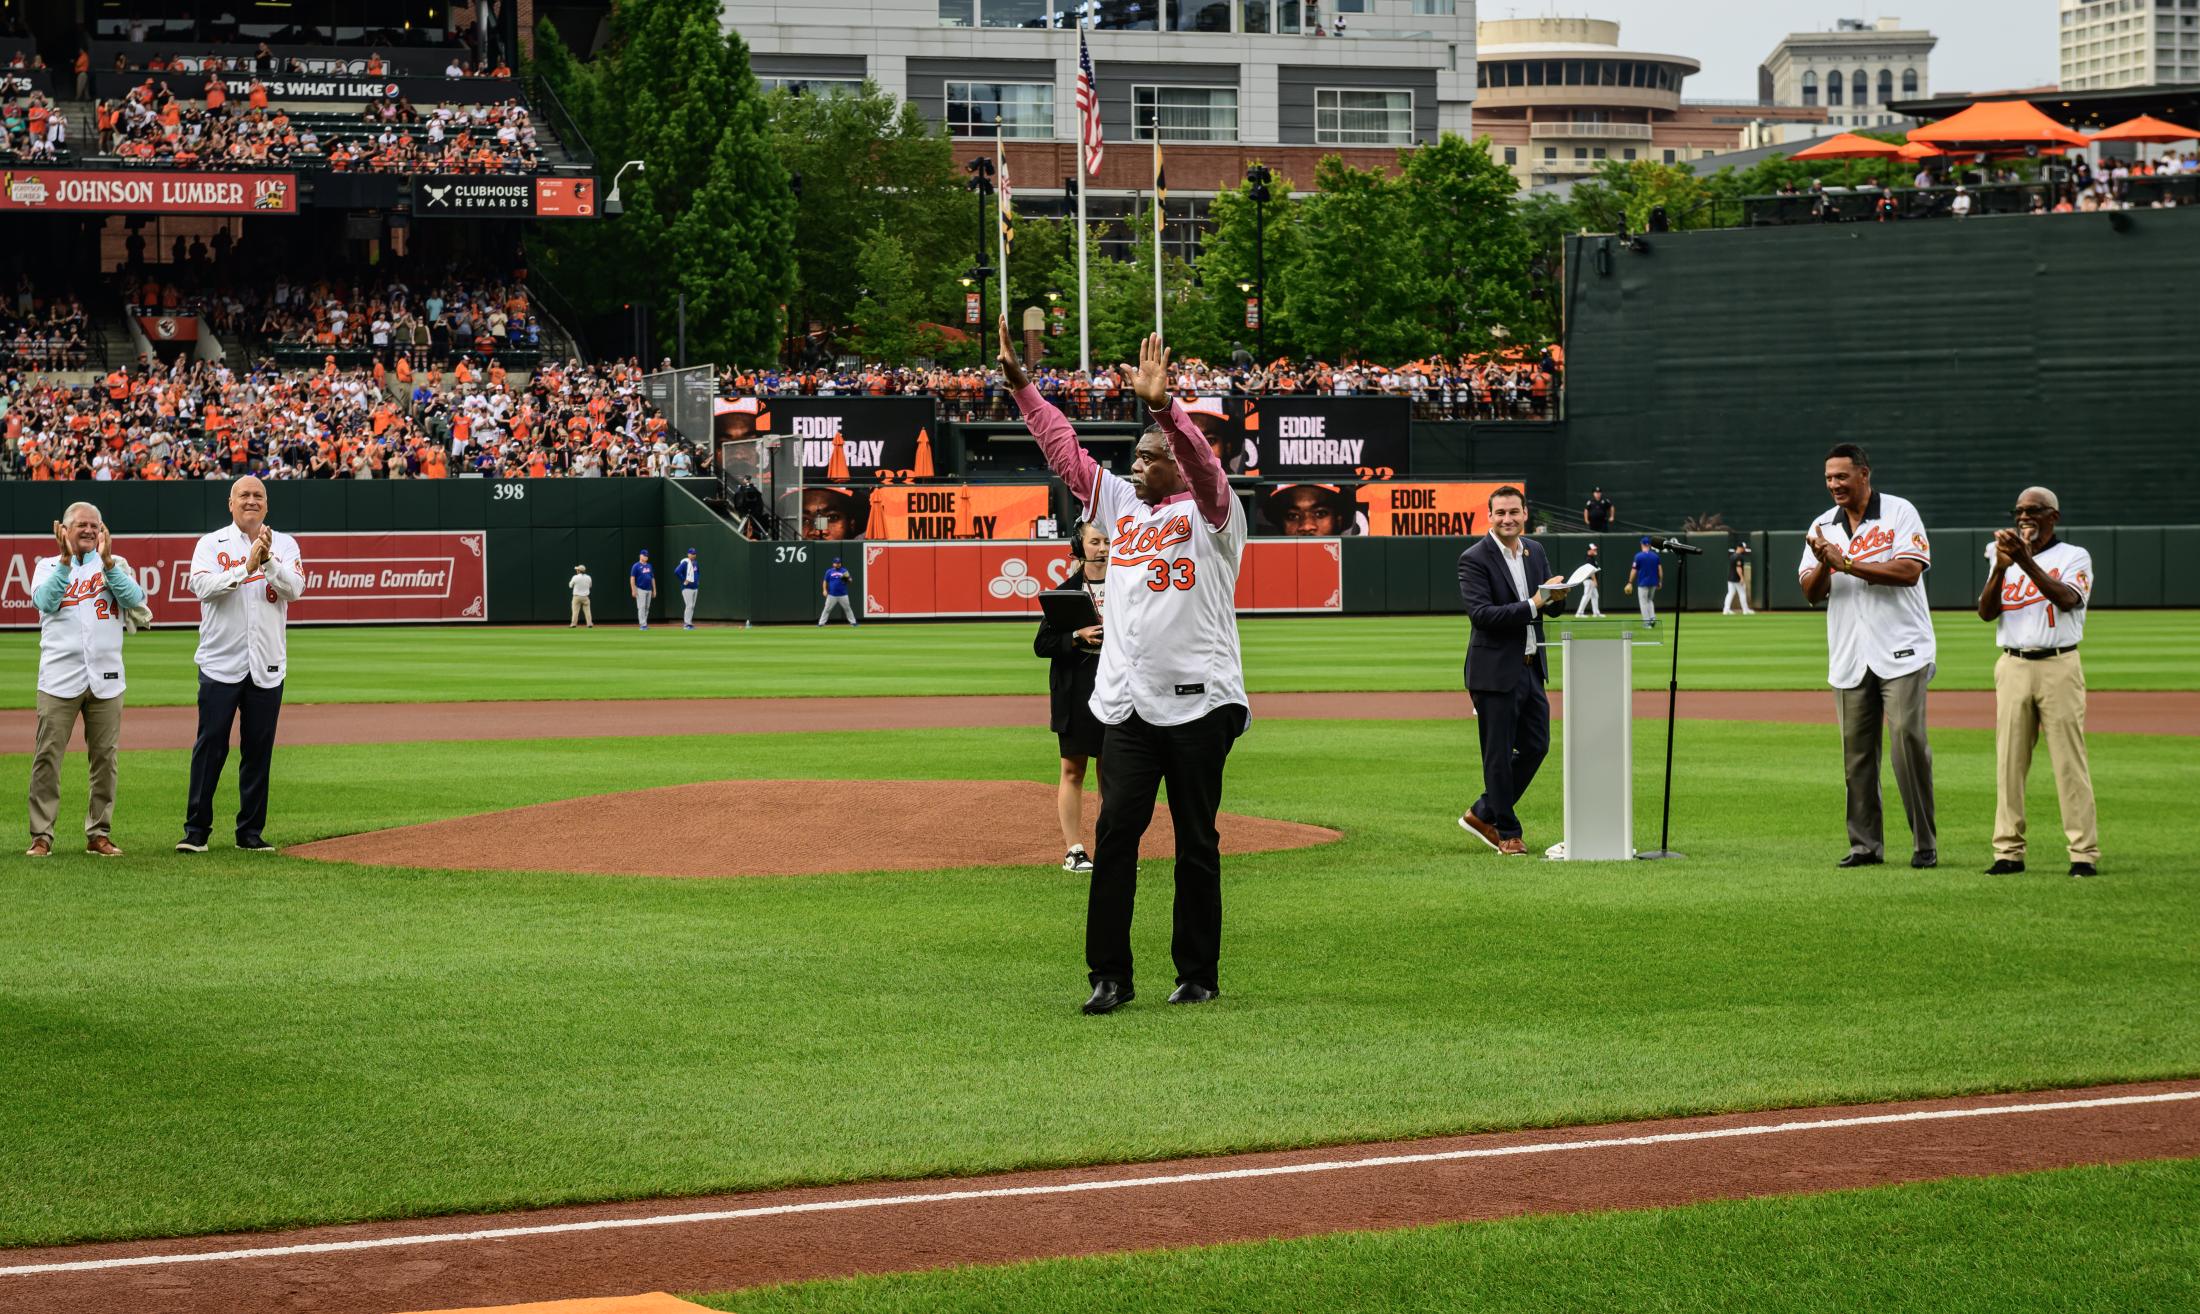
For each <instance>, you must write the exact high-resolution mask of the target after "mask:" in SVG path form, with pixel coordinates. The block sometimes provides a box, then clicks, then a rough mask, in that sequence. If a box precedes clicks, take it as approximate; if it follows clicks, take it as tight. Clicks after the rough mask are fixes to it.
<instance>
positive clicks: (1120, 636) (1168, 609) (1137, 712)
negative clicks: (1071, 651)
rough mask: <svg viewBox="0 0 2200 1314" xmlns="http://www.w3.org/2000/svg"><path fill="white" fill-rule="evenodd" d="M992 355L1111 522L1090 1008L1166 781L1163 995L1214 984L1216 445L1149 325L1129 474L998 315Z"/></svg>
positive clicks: (1223, 585) (1223, 658) (1178, 997)
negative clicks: (1122, 473)
mask: <svg viewBox="0 0 2200 1314" xmlns="http://www.w3.org/2000/svg"><path fill="white" fill-rule="evenodd" d="M1000 334H1001V356H1000V360H1001V368H1002V370H1003V371H1004V372H1005V373H1006V374H1007V377H1008V384H1009V388H1010V390H1011V392H1012V394H1013V395H1014V396H1015V398H1016V405H1017V408H1018V409H1019V410H1020V411H1022V413H1023V417H1024V424H1025V425H1026V426H1027V427H1028V428H1029V429H1030V430H1031V433H1032V436H1033V437H1035V438H1037V439H1038V440H1039V446H1040V449H1041V450H1042V451H1044V452H1045V453H1046V459H1047V465H1048V467H1049V468H1050V469H1052V470H1053V471H1054V473H1055V474H1056V475H1058V476H1060V477H1061V478H1062V480H1063V481H1064V482H1066V483H1067V484H1068V485H1069V489H1070V492H1071V493H1072V494H1073V495H1074V496H1075V497H1076V498H1077V500H1078V502H1079V504H1080V505H1081V506H1083V507H1084V508H1085V518H1086V519H1088V520H1091V521H1094V522H1095V523H1097V524H1099V525H1101V526H1102V527H1103V528H1104V529H1105V530H1106V532H1107V534H1108V575H1107V596H1108V620H1107V642H1106V643H1105V644H1103V645H1102V646H1101V649H1100V668H1099V671H1098V673H1097V674H1096V675H1095V676H1094V680H1093V692H1092V704H1091V706H1092V711H1093V715H1094V716H1096V717H1098V718H1099V719H1100V722H1101V724H1102V725H1104V726H1106V727H1107V731H1106V737H1105V739H1104V746H1103V747H1102V749H1101V753H1100V799H1101V802H1100V820H1099V824H1098V826H1097V827H1096V828H1095V832H1094V833H1095V841H1096V842H1095V844H1094V847H1095V849H1096V850H1097V852H1096V853H1095V854H1094V855H1093V869H1092V887H1091V890H1090V892H1089V894H1088V896H1087V899H1086V905H1085V966H1086V968H1087V970H1088V973H1089V978H1090V980H1091V983H1092V995H1091V997H1090V998H1088V999H1087V1000H1086V1001H1085V1005H1084V1010H1085V1012H1087V1013H1110V1012H1113V1011H1114V1010H1115V1009H1117V1008H1119V1007H1121V1006H1122V1005H1124V1004H1126V1003H1128V1002H1130V1000H1131V999H1132V998H1133V996H1134V993H1135V992H1134V991H1133V990H1132V986H1131V980H1132V978H1131V905H1132V900H1133V896H1134V894H1135V893H1136V890H1137V885H1138V845H1139V841H1140V839H1142V838H1143V837H1144V835H1145V833H1146V826H1147V824H1148V823H1150V822H1151V821H1152V820H1153V807H1154V798H1155V795H1156V793H1157V792H1158V790H1159V788H1160V786H1161V784H1162V782H1163V781H1166V782H1167V783H1168V786H1169V816H1170V819H1171V821H1172V822H1173V823H1174V824H1175V828H1176V903H1175V930H1174V934H1173V936H1172V937H1171V940H1170V945H1169V951H1170V955H1171V956H1172V957H1173V958H1174V959H1175V962H1176V981H1177V986H1176V990H1175V992H1174V993H1172V994H1171V995H1170V996H1169V1002H1170V1003H1172V1004H1200V1003H1205V1002H1207V1001H1208V1000H1211V999H1213V998H1215V996H1216V995H1217V994H1219V993H1220V985H1219V982H1218V974H1217V967H1216V964H1217V960H1218V959H1219V957H1220V954H1221V947H1222V858H1221V850H1220V845H1219V842H1218V838H1217V836H1216V833H1215V814H1216V812H1217V810H1218V809H1219V808H1220V807H1221V803H1222V768H1223V764H1224V763H1225V762H1226V761H1227V760H1228V758H1229V756H1230V748H1231V745H1232V744H1234V743H1235V742H1236V741H1237V737H1238V736H1239V735H1241V734H1243V733H1244V732H1245V727H1246V725H1247V724H1248V722H1249V721H1250V719H1251V708H1250V705H1249V704H1248V702H1247V700H1246V697H1245V673H1244V667H1243V664H1242V662H1241V661H1240V660H1239V656H1238V632H1237V578H1238V562H1239V559H1240V558H1241V557H1242V556H1243V554H1244V551H1245V533H1246V529H1245V509H1244V507H1243V506H1242V505H1241V504H1240V503H1239V502H1238V500H1237V498H1236V497H1235V496H1234V495H1233V494H1232V493H1231V491H1230V481H1229V476H1228V475H1227V474H1226V473H1225V472H1224V471H1223V468H1222V462H1221V461H1219V460H1217V459H1216V457H1215V452H1214V448H1213V447H1212V446H1210V445H1209V444H1208V442H1207V440H1206V438H1205V437H1204V436H1202V435H1201V433H1200V431H1199V429H1198V427H1197V426H1195V425H1194V424H1193V423H1192V421H1191V418H1190V417H1189V416H1187V415H1186V414H1185V413H1184V408H1183V407H1182V406H1181V405H1180V404H1178V403H1176V402H1173V401H1171V400H1170V399H1169V391H1168V389H1169V353H1168V351H1167V349H1166V348H1165V347H1163V346H1162V343H1161V337H1160V335H1159V334H1155V335H1153V336H1151V337H1148V338H1147V339H1146V340H1145V342H1144V343H1142V344H1141V345H1140V347H1139V351H1138V373H1137V376H1136V377H1135V379H1134V380H1133V382H1132V390H1133V391H1134V392H1135V393H1136V394H1137V395H1138V398H1139V400H1141V401H1142V402H1144V403H1145V404H1146V408H1147V413H1148V415H1149V416H1150V417H1151V418H1152V420H1153V422H1154V427H1153V428H1150V429H1148V430H1146V432H1145V433H1144V434H1143V435H1142V436H1140V438H1139V440H1138V449H1137V452H1136V454H1135V456H1134V457H1133V458H1132V461H1131V477H1130V478H1129V479H1127V480H1126V479H1123V478H1120V477H1119V476H1117V475H1114V474H1112V473H1110V472H1108V471H1106V470H1103V469H1102V468H1101V467H1100V465H1099V463H1098V462H1096V461H1094V460H1093V459H1092V456H1091V455H1090V454H1089V453H1087V452H1086V451H1085V449H1084V448H1083V447H1082V446H1080V445H1079V444H1078V442H1077V434H1076V431H1075V430H1074V429H1072V428H1071V427H1070V423H1069V421H1068V420H1067V419H1065V418H1063V416H1062V412H1061V411H1059V410H1057V409H1056V408H1055V407H1054V405H1053V404H1052V403H1050V402H1048V401H1047V400H1046V399H1045V398H1043V397H1041V396H1040V395H1039V391H1038V389H1036V388H1034V387H1032V386H1031V380H1030V378H1029V377H1028V376H1027V375H1026V374H1025V373H1024V369H1023V364H1022V362H1021V361H1020V360H1019V359H1018V358H1017V355H1016V351H1015V348H1014V345H1013V343H1012V342H1011V340H1010V338H1009V330H1008V320H1007V318H1006V317H1003V318H1002V320H1001V321H1000Z"/></svg>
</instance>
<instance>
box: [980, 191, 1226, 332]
mask: <svg viewBox="0 0 2200 1314" xmlns="http://www.w3.org/2000/svg"><path fill="white" fill-rule="evenodd" d="M1124 236H1128V237H1130V238H1131V242H1130V253H1131V259H1128V260H1123V259H1119V258H1117V257H1115V256H1113V255H1110V254H1108V250H1109V248H1110V247H1111V246H1113V247H1116V248H1118V249H1120V246H1121V242H1122V238H1123V237H1124ZM1076 241H1077V239H1076V232H1075V230H1074V229H1072V230H1071V231H1070V234H1069V238H1068V241H1067V243H1066V250H1065V251H1064V254H1063V257H1062V261H1061V263H1060V264H1059V265H1057V266H1056V267H1055V271H1054V281H1053V282H1054V286H1056V287H1058V288H1060V289H1061V291H1062V293H1063V295H1064V296H1065V297H1067V298H1069V299H1070V300H1071V302H1072V305H1071V309H1070V312H1069V315H1070V319H1069V325H1068V328H1067V330H1066V331H1065V333H1064V335H1063V345H1062V346H1061V347H1060V348H1059V351H1060V354H1061V355H1063V356H1065V357H1068V358H1069V359H1071V360H1074V359H1075V358H1076V355H1077V344H1076V341H1075V340H1074V338H1072V337H1071V336H1070V335H1072V334H1074V333H1075V332H1076V331H1077V310H1076V307H1075V304H1074V303H1075V299H1076V296H1077V245H1076ZM1086 242H1087V246H1086V252H1087V257H1088V258H1087V262H1086V264H1087V270H1088V274H1087V278H1088V283H1087V299H1088V301H1089V303H1090V308H1091V316H1090V318H1091V325H1092V363H1093V366H1094V368H1101V367H1105V366H1109V365H1120V364H1132V363H1135V362H1136V361H1137V360H1138V343H1139V341H1140V339H1142V338H1144V337H1145V336H1146V335H1147V334H1148V333H1151V332H1153V256H1154V243H1153V211H1152V209H1151V208H1148V209H1144V210H1140V211H1138V212H1136V213H1134V214H1133V215H1132V216H1131V217H1130V218H1129V219H1128V220H1126V221H1124V223H1123V225H1122V226H1121V227H1120V228H1119V229H1117V230H1116V231H1114V232H1113V233H1111V232H1110V231H1109V229H1108V228H1107V226H1105V225H1100V224H1094V225H1092V227H1091V230H1090V231H1089V233H1088V235H1087V238H1086ZM1161 280H1162V291H1161V296H1162V308H1163V327H1164V330H1165V331H1166V333H1167V334H1168V337H1169V345H1170V349H1171V350H1172V351H1174V352H1175V353H1176V354H1177V355H1178V356H1199V355H1206V354H1207V353H1209V352H1211V351H1213V349H1214V347H1213V342H1214V339H1213V336H1212V332H1211V330H1210V329H1207V328H1206V327H1205V326H1203V325H1202V324H1201V323H1200V321H1201V318H1202V316H1203V314H1205V313H1207V312H1206V308H1205V304H1204V301H1203V297H1204V296H1205V293H1204V292H1202V291H1201V289H1200V288H1199V287H1198V286H1197V283H1198V277H1197V275H1196V274H1195V273H1194V272H1193V270H1192V267H1191V266H1190V265H1188V264H1186V263H1185V262H1184V261H1182V260H1179V259H1178V258H1177V257H1175V256H1173V255H1172V256H1170V257H1168V258H1167V259H1166V260H1165V261H1163V262H1162V266H1161ZM1011 290H1012V291H1013V290H1014V289H1013V288H1011ZM1231 290H1232V291H1233V292H1235V291H1236V289H1234V288H1233V289H1231ZM1208 358H1209V359H1212V358H1213V357H1211V356H1210V357H1208Z"/></svg>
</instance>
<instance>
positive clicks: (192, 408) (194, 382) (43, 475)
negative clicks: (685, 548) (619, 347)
mask: <svg viewBox="0 0 2200 1314" xmlns="http://www.w3.org/2000/svg"><path fill="white" fill-rule="evenodd" d="M641 376H642V371H641V368H640V366H639V365H636V364H633V363H618V364H610V365H598V366H588V365H582V364H581V363H579V362H578V361H568V362H564V363H555V362H553V363H548V364H545V365H544V367H543V368H542V369H540V370H538V371H537V372H536V373H535V374H534V375H533V376H532V378H530V379H529V380H528V381H527V383H526V384H525V386H517V385H515V383H514V382H513V380H512V379H511V378H510V377H509V376H508V375H507V374H506V372H505V371H504V369H503V368H502V367H501V366H499V365H496V364H494V363H491V364H490V365H488V366H487V367H486V368H484V369H476V368H474V366H473V365H472V364H471V363H470V362H468V361H466V360H464V359H461V360H460V361H459V362H458V363H457V364H456V365H455V367H454V368H453V369H451V370H450V371H448V372H445V371H441V370H436V371H421V372H418V373H416V374H415V375H414V376H413V378H412V381H411V383H410V384H409V386H408V385H404V384H400V383H398V381H397V380H396V378H395V377H394V376H393V375H391V374H389V373H387V372H385V371H383V370H382V369H381V368H380V366H379V364H377V365H376V366H375V367H374V368H371V369H365V368H363V369H355V370H343V369H338V368H337V367H336V366H335V365H334V364H333V363H330V364H327V365H324V366H323V367H322V368H321V369H318V370H312V369H282V368H279V367H277V366H276V365H275V364H274V363H273V362H271V361H265V360H263V361H261V362H260V363H259V364H257V365H256V366H254V367H253V368H251V369H249V370H246V371H243V372H241V373H240V372H237V371H233V370H232V369H231V368H230V367H229V366H227V365H225V364H222V363H218V362H206V361H189V360H181V359H179V360H177V361H174V362H172V363H170V364H167V365H160V366H149V367H140V368H138V369H135V370H116V371H114V372H113V373H111V374H108V375H107V376H105V377H104V378H102V379H100V380H98V381H97V382H95V383H92V384H89V385H80V386H74V387H72V386H67V385H63V384H60V383H57V382H54V381H53V380H52V379H51V377H50V376H42V375H27V374H23V373H20V372H16V371H10V372H9V373H8V375H7V377H6V379H5V382H4V386H0V400H4V401H5V403H6V414H5V417H4V419H0V446H4V449H5V450H4V452H0V465H4V467H5V470H6V473H7V474H8V475H9V476H10V477H13V478H21V479H31V480H53V479H72V480H95V481H97V480H113V479H148V480H158V479H230V478H234V477H236V476H238V475H241V474H254V475H258V476H259V477H261V478H263V479H407V478H411V479H444V478H451V477H454V476H457V475H462V474H479V475H483V476H488V477H492V478H515V479H516V478H547V477H553V476H561V475H563V476H572V477H577V478H600V477H617V476H640V475H671V476H677V475H685V474H691V473H697V472H700V471H701V470H703V469H704V468H705V467H706V466H707V464H708V456H707V453H703V452H699V451H697V450H696V449H695V448H694V447H693V446H692V445H690V444H688V443H687V442H685V441H684V440H682V439H681V438H680V437H679V436H678V435H677V434H676V433H675V432H674V431H673V430H672V429H671V428H670V426H669V425H668V424H667V423H666V421H665V419H664V417H663V416H662V415H661V414H660V413H659V412H658V410H657V408H656V407H655V406H654V405H652V404H650V403H649V402H648V400H647V399H646V398H645V397H644V395H643V393H642V389H641Z"/></svg>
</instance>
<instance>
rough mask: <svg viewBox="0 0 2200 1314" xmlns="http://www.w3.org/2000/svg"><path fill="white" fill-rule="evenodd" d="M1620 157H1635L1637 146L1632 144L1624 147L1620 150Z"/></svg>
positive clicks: (1629, 158)
mask: <svg viewBox="0 0 2200 1314" xmlns="http://www.w3.org/2000/svg"><path fill="white" fill-rule="evenodd" d="M1620 157H1621V158H1622V159H1628V160H1631V159H1634V158H1635V148H1634V147H1632V146H1627V147H1623V148H1621V151H1620Z"/></svg>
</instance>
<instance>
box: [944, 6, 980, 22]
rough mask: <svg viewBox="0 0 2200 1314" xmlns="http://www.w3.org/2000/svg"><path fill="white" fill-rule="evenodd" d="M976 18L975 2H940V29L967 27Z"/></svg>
mask: <svg viewBox="0 0 2200 1314" xmlns="http://www.w3.org/2000/svg"><path fill="white" fill-rule="evenodd" d="M977 16H978V6H977V3H976V0H940V26H941V27H969V26H970V25H971V24H972V23H973V22H974V21H975V20H976V19H977Z"/></svg>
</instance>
